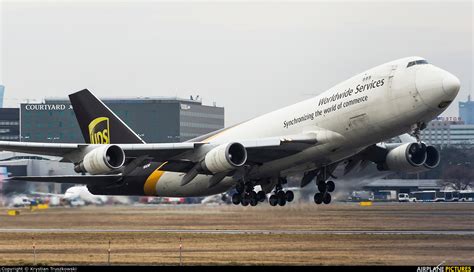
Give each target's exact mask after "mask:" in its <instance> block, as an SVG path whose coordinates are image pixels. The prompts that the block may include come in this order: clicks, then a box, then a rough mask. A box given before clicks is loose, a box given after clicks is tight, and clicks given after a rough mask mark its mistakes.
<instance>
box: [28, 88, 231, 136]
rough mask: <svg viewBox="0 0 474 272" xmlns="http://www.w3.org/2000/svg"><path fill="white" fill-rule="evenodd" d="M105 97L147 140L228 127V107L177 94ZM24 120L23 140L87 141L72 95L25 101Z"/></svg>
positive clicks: (120, 115) (105, 100) (201, 132)
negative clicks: (225, 113) (183, 97)
mask: <svg viewBox="0 0 474 272" xmlns="http://www.w3.org/2000/svg"><path fill="white" fill-rule="evenodd" d="M102 100H103V102H104V103H105V104H106V105H107V106H108V107H109V108H110V109H111V110H112V111H114V112H115V114H117V115H118V116H119V117H120V118H121V119H122V120H123V121H124V122H125V123H126V124H127V125H128V126H129V127H130V128H131V129H133V130H134V131H135V132H136V133H137V134H138V135H139V136H140V137H141V138H142V139H143V140H144V141H146V142H147V143H157V142H183V141H187V140H190V139H192V138H195V137H197V136H200V135H203V134H206V133H209V132H212V131H215V130H218V129H221V128H223V127H224V108H223V107H217V106H206V105H203V104H202V102H201V101H199V100H192V99H182V98H176V97H172V98H169V97H157V98H153V97H143V98H142V97H139V98H103V99H102ZM85 106H87V105H85ZM20 120H21V122H20V126H21V127H20V138H21V141H24V142H55V143H83V142H84V139H83V137H82V134H81V131H80V128H79V125H78V123H77V121H76V118H75V114H74V111H73V109H72V106H71V104H70V102H69V99H64V98H62V99H52V98H50V99H45V101H44V103H35V104H31V103H22V104H21V105H20ZM111 133H113V132H111Z"/></svg>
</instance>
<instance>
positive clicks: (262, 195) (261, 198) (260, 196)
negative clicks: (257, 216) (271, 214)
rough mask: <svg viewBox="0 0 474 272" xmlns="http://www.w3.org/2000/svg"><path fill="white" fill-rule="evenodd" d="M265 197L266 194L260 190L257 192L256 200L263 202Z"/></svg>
mask: <svg viewBox="0 0 474 272" xmlns="http://www.w3.org/2000/svg"><path fill="white" fill-rule="evenodd" d="M266 198H267V195H265V192H264V191H260V192H258V193H257V199H258V201H260V202H263V201H265V199H266Z"/></svg>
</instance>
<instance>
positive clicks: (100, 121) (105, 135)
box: [89, 117, 110, 144]
mask: <svg viewBox="0 0 474 272" xmlns="http://www.w3.org/2000/svg"><path fill="white" fill-rule="evenodd" d="M89 138H90V142H91V144H110V128H109V118H107V117H98V118H95V119H94V120H92V122H90V124H89Z"/></svg>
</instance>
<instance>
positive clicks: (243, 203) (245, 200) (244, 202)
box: [241, 195, 250, 206]
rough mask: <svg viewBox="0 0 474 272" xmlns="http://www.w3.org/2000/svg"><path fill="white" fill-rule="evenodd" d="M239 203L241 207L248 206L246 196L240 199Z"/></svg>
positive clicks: (248, 200) (248, 201)
mask: <svg viewBox="0 0 474 272" xmlns="http://www.w3.org/2000/svg"><path fill="white" fill-rule="evenodd" d="M241 203H242V206H248V205H249V204H250V199H249V197H248V196H247V195H245V196H244V197H242V200H241Z"/></svg>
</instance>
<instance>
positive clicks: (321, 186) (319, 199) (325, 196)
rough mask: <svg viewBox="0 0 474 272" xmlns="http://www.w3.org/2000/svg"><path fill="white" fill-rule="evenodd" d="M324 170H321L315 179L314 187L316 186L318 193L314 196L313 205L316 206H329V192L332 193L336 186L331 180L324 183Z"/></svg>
mask: <svg viewBox="0 0 474 272" xmlns="http://www.w3.org/2000/svg"><path fill="white" fill-rule="evenodd" d="M326 179H327V178H326V169H323V170H322V173H321V174H320V175H318V177H317V178H316V185H317V186H318V191H319V193H316V194H315V195H314V203H316V204H318V205H319V204H321V203H324V204H329V203H331V194H330V193H331V192H333V191H334V189H335V188H336V185H335V184H334V182H333V181H332V180H328V181H326Z"/></svg>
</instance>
